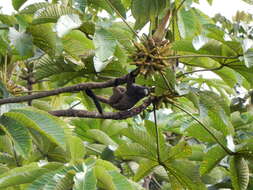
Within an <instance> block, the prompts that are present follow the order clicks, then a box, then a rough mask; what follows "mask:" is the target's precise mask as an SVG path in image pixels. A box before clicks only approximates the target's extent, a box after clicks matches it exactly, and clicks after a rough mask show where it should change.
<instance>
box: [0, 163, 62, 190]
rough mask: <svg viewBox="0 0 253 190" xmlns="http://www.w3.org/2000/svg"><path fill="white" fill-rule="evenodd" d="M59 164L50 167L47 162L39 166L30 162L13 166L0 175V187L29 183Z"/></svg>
mask: <svg viewBox="0 0 253 190" xmlns="http://www.w3.org/2000/svg"><path fill="white" fill-rule="evenodd" d="M51 165H52V164H51ZM60 166H61V165H59V164H57V165H54V166H53V167H52V166H50V164H48V165H45V166H43V167H40V166H39V165H38V164H37V163H32V164H29V165H26V166H23V167H18V168H14V169H12V170H9V171H8V172H5V173H4V174H2V175H0V188H6V187H9V186H15V185H19V184H26V183H31V182H32V181H34V180H35V179H36V178H38V177H39V176H41V175H43V174H45V173H47V172H49V171H50V170H53V169H56V168H58V167H60Z"/></svg>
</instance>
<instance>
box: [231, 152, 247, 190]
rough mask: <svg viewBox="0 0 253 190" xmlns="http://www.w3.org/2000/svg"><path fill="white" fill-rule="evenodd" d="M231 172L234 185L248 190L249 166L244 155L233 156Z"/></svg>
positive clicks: (236, 189) (238, 189)
mask: <svg viewBox="0 0 253 190" xmlns="http://www.w3.org/2000/svg"><path fill="white" fill-rule="evenodd" d="M230 174H231V180H232V185H233V188H234V189H235V190H247V187H248V184H249V167H248V163H247V162H246V160H245V159H244V158H243V157H241V156H233V157H231V159H230Z"/></svg>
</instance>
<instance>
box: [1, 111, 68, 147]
mask: <svg viewBox="0 0 253 190" xmlns="http://www.w3.org/2000/svg"><path fill="white" fill-rule="evenodd" d="M5 115H6V116H7V117H10V118H12V119H15V120H18V121H19V122H20V123H22V124H23V125H26V126H27V127H30V128H33V129H35V130H37V131H38V132H40V133H41V134H42V135H45V136H46V137H47V138H48V139H49V140H50V141H51V142H53V143H55V144H57V145H59V146H61V147H62V148H63V149H65V148H66V143H65V141H66V139H65V132H64V129H65V128H66V126H65V124H64V122H62V121H61V120H59V119H58V118H57V117H53V116H52V115H50V114H48V113H47V112H44V111H41V110H38V109H35V108H24V109H15V110H12V111H11V112H8V113H6V114H5Z"/></svg>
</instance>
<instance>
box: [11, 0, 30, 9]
mask: <svg viewBox="0 0 253 190" xmlns="http://www.w3.org/2000/svg"><path fill="white" fill-rule="evenodd" d="M26 1H27V0H12V6H13V7H14V9H15V10H18V9H19V8H20V7H21V6H22V5H23V4H24V3H25V2H26Z"/></svg>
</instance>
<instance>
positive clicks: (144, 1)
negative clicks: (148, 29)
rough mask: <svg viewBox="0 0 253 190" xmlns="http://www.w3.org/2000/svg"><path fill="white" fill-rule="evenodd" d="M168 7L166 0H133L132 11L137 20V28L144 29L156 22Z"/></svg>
mask: <svg viewBox="0 0 253 190" xmlns="http://www.w3.org/2000/svg"><path fill="white" fill-rule="evenodd" d="M165 7H166V1H165V0H132V5H131V11H132V14H133V16H134V18H135V19H136V23H135V28H136V29H140V28H142V27H143V26H144V25H145V24H146V23H147V22H148V21H149V20H154V19H155V18H156V17H157V16H158V15H159V14H160V13H161V12H162V11H163V9H164V8H165Z"/></svg>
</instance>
